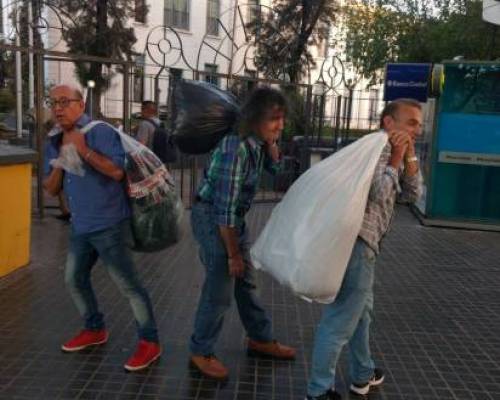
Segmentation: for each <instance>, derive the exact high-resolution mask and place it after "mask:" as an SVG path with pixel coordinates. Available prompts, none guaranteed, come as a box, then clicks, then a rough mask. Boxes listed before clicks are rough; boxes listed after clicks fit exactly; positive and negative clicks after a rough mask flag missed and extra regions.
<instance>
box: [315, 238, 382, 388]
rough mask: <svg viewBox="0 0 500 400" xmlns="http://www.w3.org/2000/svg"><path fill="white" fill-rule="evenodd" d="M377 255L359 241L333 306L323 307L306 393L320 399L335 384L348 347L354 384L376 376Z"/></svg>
mask: <svg viewBox="0 0 500 400" xmlns="http://www.w3.org/2000/svg"><path fill="white" fill-rule="evenodd" d="M375 261H376V255H375V252H374V251H373V250H372V249H371V248H370V247H368V245H367V244H366V243H365V242H364V241H363V240H361V239H360V238H358V239H357V241H356V244H355V245H354V249H353V251H352V254H351V258H350V260H349V263H348V265H347V269H346V272H345V275H344V279H343V281H342V286H341V288H340V291H339V293H338V295H337V297H336V299H335V301H334V302H333V303H331V304H327V305H326V306H325V307H324V310H323V315H322V317H321V321H320V323H319V326H318V328H317V330H316V335H315V339H314V349H313V356H312V368H311V376H310V378H309V384H308V387H307V392H308V394H309V395H311V396H319V395H321V394H323V393H325V392H326V391H327V390H328V389H330V388H332V387H334V384H335V368H336V365H337V362H338V359H339V356H340V352H341V351H342V348H343V347H344V345H345V344H348V348H349V367H350V374H351V380H352V381H353V382H366V381H368V380H369V379H370V378H371V376H372V374H373V372H374V362H373V360H372V357H371V353H370V323H371V320H372V312H373V279H374V275H375Z"/></svg>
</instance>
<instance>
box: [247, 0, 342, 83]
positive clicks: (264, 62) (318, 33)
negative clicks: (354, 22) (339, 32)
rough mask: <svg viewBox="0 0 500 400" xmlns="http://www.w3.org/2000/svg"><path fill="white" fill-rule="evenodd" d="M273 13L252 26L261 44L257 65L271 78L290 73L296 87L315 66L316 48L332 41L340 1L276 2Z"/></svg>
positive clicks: (297, 0)
mask: <svg viewBox="0 0 500 400" xmlns="http://www.w3.org/2000/svg"><path fill="white" fill-rule="evenodd" d="M273 6H274V7H273V12H272V13H267V15H266V14H265V13H262V14H261V16H260V18H256V19H255V20H254V21H252V22H251V23H250V24H249V28H250V31H251V32H252V34H253V35H254V37H255V39H256V41H257V42H258V43H259V46H258V49H257V55H256V62H257V64H258V67H259V69H261V70H263V71H264V74H265V75H266V76H268V77H273V78H277V77H278V76H279V75H280V74H281V73H283V72H284V73H286V74H287V75H288V76H289V78H290V81H291V82H292V83H298V82H300V79H301V78H302V76H303V75H304V73H305V72H306V71H307V68H308V67H309V66H314V60H313V56H312V54H311V52H310V47H309V46H312V45H319V44H320V43H321V42H322V41H325V40H327V39H328V35H329V31H330V26H331V24H333V22H334V21H335V15H336V13H337V10H338V6H337V2H336V0H275V1H274V3H273Z"/></svg>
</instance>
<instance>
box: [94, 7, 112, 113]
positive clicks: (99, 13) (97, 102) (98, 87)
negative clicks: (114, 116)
mask: <svg viewBox="0 0 500 400" xmlns="http://www.w3.org/2000/svg"><path fill="white" fill-rule="evenodd" d="M96 7H97V10H96V35H95V36H96V46H95V49H96V52H95V55H96V56H99V57H106V54H105V51H104V43H105V40H106V27H107V25H108V0H97V1H96ZM90 77H91V79H92V80H93V81H94V82H95V88H94V89H93V90H92V115H93V117H94V118H98V117H100V115H101V95H102V92H103V91H104V90H105V85H106V83H105V80H104V79H103V76H102V63H98V62H93V63H92V64H91V66H90Z"/></svg>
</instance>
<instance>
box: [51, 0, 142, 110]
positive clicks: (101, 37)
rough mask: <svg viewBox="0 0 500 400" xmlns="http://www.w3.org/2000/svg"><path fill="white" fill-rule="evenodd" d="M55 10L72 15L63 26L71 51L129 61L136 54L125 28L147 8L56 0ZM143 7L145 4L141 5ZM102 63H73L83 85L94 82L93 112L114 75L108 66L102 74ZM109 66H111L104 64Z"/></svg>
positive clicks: (129, 0)
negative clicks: (137, 14) (139, 8)
mask: <svg viewBox="0 0 500 400" xmlns="http://www.w3.org/2000/svg"><path fill="white" fill-rule="evenodd" d="M52 3H56V6H57V8H58V9H60V10H61V11H62V12H64V14H65V15H71V16H73V17H72V18H71V21H68V23H67V24H65V25H64V27H63V38H64V40H65V41H66V44H67V46H68V48H69V52H70V53H73V54H84V55H92V56H99V57H106V58H113V59H115V60H127V61H132V59H133V57H134V56H135V55H137V53H136V52H134V50H133V45H134V44H135V42H136V41H137V38H136V36H135V33H134V29H133V28H132V27H127V22H128V21H129V19H130V18H134V17H135V13H136V12H139V11H140V12H141V13H147V8H146V9H144V8H143V9H141V10H136V1H134V0H88V1H74V0H57V1H54V0H53V1H52ZM144 7H146V6H144ZM103 66H104V64H103V63H99V62H92V63H85V62H75V67H76V74H77V77H78V80H79V82H80V84H81V85H82V86H84V87H85V86H87V82H88V81H89V80H93V81H94V82H95V89H94V90H93V92H92V104H93V108H94V110H93V115H99V114H100V98H101V94H102V93H103V92H104V91H105V90H106V89H108V88H109V85H110V83H111V79H112V78H113V76H114V75H115V74H116V72H113V71H112V70H111V68H108V71H109V72H108V73H106V74H105V73H104V70H103ZM107 66H108V67H110V65H109V64H108V65H107Z"/></svg>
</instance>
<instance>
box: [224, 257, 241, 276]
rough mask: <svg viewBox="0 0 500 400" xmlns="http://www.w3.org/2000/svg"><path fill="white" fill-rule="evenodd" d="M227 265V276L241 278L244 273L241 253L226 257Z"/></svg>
mask: <svg viewBox="0 0 500 400" xmlns="http://www.w3.org/2000/svg"><path fill="white" fill-rule="evenodd" d="M227 265H228V267H229V276H232V277H234V278H242V277H243V275H244V273H245V261H244V260H243V257H242V256H241V254H239V253H238V254H235V255H233V256H231V257H228V259H227Z"/></svg>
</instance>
